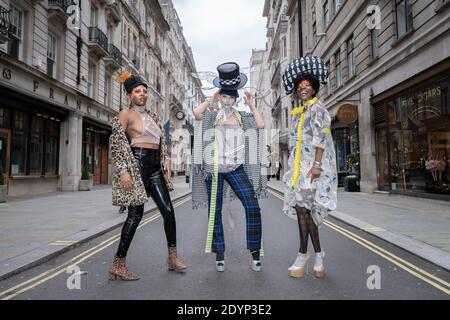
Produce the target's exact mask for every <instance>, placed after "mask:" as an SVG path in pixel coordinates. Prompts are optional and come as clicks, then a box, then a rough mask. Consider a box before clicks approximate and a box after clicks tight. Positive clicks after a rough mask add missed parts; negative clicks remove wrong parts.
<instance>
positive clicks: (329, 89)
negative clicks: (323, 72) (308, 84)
mask: <svg viewBox="0 0 450 320" xmlns="http://www.w3.org/2000/svg"><path fill="white" fill-rule="evenodd" d="M326 66H327V70H328V72H329V73H330V72H331V70H330V61H327V62H326ZM330 94H331V81H330V79H328V81H327V95H330Z"/></svg>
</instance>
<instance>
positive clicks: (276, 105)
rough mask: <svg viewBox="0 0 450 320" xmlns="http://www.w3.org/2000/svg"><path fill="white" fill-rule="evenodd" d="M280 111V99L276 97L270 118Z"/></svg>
mask: <svg viewBox="0 0 450 320" xmlns="http://www.w3.org/2000/svg"><path fill="white" fill-rule="evenodd" d="M280 110H281V97H278V99H277V101H275V105H274V106H273V108H272V116H276V115H277V114H278V113H279V112H280Z"/></svg>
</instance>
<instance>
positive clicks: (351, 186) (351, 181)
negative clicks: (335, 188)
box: [344, 153, 360, 192]
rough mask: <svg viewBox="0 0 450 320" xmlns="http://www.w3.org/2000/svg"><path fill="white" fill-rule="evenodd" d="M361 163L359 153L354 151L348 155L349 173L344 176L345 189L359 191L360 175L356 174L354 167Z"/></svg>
mask: <svg viewBox="0 0 450 320" xmlns="http://www.w3.org/2000/svg"><path fill="white" fill-rule="evenodd" d="M357 165H359V156H358V154H355V153H352V154H349V155H348V156H347V166H348V169H349V175H348V176H346V177H345V178H344V189H345V191H349V192H359V191H360V188H359V176H358V175H357V174H355V172H354V170H353V169H354V167H355V166H357Z"/></svg>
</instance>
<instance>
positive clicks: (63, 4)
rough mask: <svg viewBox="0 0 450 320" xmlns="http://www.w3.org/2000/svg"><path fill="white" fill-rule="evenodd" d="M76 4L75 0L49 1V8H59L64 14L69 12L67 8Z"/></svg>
mask: <svg viewBox="0 0 450 320" xmlns="http://www.w3.org/2000/svg"><path fill="white" fill-rule="evenodd" d="M74 4H75V2H74V1H73V0H48V6H49V7H58V8H61V9H62V10H63V11H64V12H66V11H67V8H68V7H69V6H71V5H74Z"/></svg>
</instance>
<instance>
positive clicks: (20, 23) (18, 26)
mask: <svg viewBox="0 0 450 320" xmlns="http://www.w3.org/2000/svg"><path fill="white" fill-rule="evenodd" d="M24 16H25V14H24V11H22V10H20V9H18V8H17V7H16V6H14V5H12V4H11V5H10V19H11V20H10V22H11V27H10V35H11V39H10V40H9V41H8V54H9V55H10V56H12V57H14V58H16V59H18V60H23V43H24V42H23V36H24V34H23V29H24Z"/></svg>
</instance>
